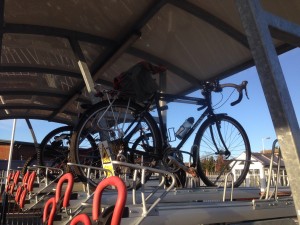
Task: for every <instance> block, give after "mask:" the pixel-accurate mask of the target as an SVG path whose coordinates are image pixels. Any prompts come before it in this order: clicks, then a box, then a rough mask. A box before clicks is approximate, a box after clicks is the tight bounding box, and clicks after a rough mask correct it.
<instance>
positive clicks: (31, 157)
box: [21, 153, 38, 176]
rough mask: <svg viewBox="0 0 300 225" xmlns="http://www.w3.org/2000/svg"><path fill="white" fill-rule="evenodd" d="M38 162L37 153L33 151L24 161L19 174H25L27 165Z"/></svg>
mask: <svg viewBox="0 0 300 225" xmlns="http://www.w3.org/2000/svg"><path fill="white" fill-rule="evenodd" d="M36 164H38V161H37V153H34V154H33V155H31V156H30V157H29V158H28V159H27V160H26V161H25V163H24V165H23V167H22V170H21V174H22V176H24V175H25V173H26V172H27V169H28V166H33V165H36Z"/></svg>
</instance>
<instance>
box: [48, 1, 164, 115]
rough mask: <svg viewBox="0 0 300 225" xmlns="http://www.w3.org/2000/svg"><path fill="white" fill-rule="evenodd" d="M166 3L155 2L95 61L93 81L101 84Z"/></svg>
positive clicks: (70, 97)
mask: <svg viewBox="0 0 300 225" xmlns="http://www.w3.org/2000/svg"><path fill="white" fill-rule="evenodd" d="M166 2H167V1H166V0H156V1H154V3H153V4H152V5H151V6H150V7H149V8H148V9H147V10H145V13H144V14H143V15H142V17H141V18H138V19H137V21H136V23H135V24H134V25H133V26H132V27H131V28H130V29H129V30H128V32H127V33H126V32H125V33H124V35H123V36H122V37H120V38H119V40H117V42H116V44H115V45H114V46H111V47H110V48H108V49H107V50H106V51H104V52H103V54H101V55H100V56H99V57H98V58H97V59H96V60H95V61H94V63H93V64H92V65H91V67H90V71H91V74H92V77H93V80H97V81H100V82H101V79H100V76H101V75H102V72H103V71H105V70H106V69H107V68H108V67H110V66H111V65H112V64H113V63H114V62H115V60H117V59H118V57H120V55H121V54H122V53H123V52H125V51H126V50H127V49H128V48H129V47H130V46H131V45H132V43H133V42H134V41H135V40H136V38H138V37H139V36H140V32H139V30H140V29H141V28H142V27H143V26H144V25H145V24H146V23H147V22H148V21H149V20H150V19H151V18H152V17H153V16H154V15H155V14H156V13H157V12H158V11H159V10H160V8H161V7H163V6H164V5H165V4H166ZM75 54H76V52H75ZM102 81H104V80H102ZM104 83H106V84H110V85H109V86H112V84H111V83H109V82H107V81H104ZM84 87H85V85H84V82H81V83H80V84H79V85H78V86H77V88H76V89H77V90H82V89H83V88H84ZM74 95H76V92H74V93H72V94H71V95H70V96H69V99H67V100H66V101H65V102H64V103H63V104H62V105H61V107H60V108H63V107H65V105H66V104H69V102H70V101H71V99H73V96H74ZM55 116H56V115H55V113H53V114H52V115H51V118H53V117H55Z"/></svg>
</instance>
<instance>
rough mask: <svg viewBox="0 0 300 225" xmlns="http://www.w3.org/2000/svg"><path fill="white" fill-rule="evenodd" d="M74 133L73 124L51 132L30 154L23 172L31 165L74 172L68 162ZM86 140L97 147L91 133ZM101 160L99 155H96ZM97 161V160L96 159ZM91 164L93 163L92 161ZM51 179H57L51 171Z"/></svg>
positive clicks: (86, 136)
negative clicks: (33, 152)
mask: <svg viewBox="0 0 300 225" xmlns="http://www.w3.org/2000/svg"><path fill="white" fill-rule="evenodd" d="M72 133H73V127H72V126H62V127H58V128H56V129H54V130H52V131H51V132H49V133H48V134H47V135H46V136H45V137H44V139H43V140H42V141H41V144H40V145H39V148H38V149H37V152H36V153H35V154H33V155H32V156H30V157H29V158H28V159H27V160H26V162H25V163H24V165H23V168H22V174H23V175H24V174H25V173H26V171H27V169H28V167H29V166H33V165H38V166H48V167H54V168H59V169H62V170H63V171H64V173H66V172H72V171H71V169H70V168H69V166H68V165H67V163H68V162H69V155H70V141H71V136H72ZM85 138H86V140H83V141H84V142H87V143H89V145H91V146H93V148H96V142H95V141H94V139H93V138H92V137H91V136H90V135H85ZM95 158H97V159H98V160H99V155H97V156H95ZM94 161H95V160H94ZM90 164H91V163H90ZM91 165H93V166H101V164H100V165H99V164H96V163H94V164H91ZM49 178H50V179H55V178H56V174H54V173H52V171H50V173H49Z"/></svg>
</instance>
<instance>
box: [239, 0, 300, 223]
mask: <svg viewBox="0 0 300 225" xmlns="http://www.w3.org/2000/svg"><path fill="white" fill-rule="evenodd" d="M235 2H236V6H237V8H238V11H239V14H240V18H241V22H242V25H243V27H244V29H245V32H246V35H247V38H248V42H249V45H250V49H251V52H252V55H253V58H254V61H255V64H256V68H257V71H258V74H259V78H260V81H261V84H262V87H263V91H264V95H265V98H266V101H267V104H268V107H269V111H270V114H271V117H272V121H273V125H274V128H275V131H276V134H277V138H278V141H279V144H280V148H281V151H282V155H283V159H284V162H285V167H286V170H287V174H288V177H289V181H290V186H291V191H292V194H293V198H294V203H295V208H296V211H297V217H298V221H300V185H299V184H300V176H299V174H300V161H299V159H300V138H299V137H300V131H299V125H298V122H297V118H296V115H295V111H294V108H293V104H292V101H291V98H290V95H289V92H288V88H287V85H286V82H285V79H284V76H283V72H282V69H281V66H280V63H279V59H278V56H277V54H276V51H275V47H274V45H273V41H272V37H271V34H270V30H269V25H270V21H268V20H269V19H270V16H268V13H266V12H265V11H264V10H263V9H262V7H261V5H260V2H259V1H258V0H236V1H235ZM275 19H276V20H278V22H280V20H281V18H279V17H276V18H275V17H273V18H272V20H275ZM273 22H274V21H273ZM273 22H272V23H273ZM274 24H275V23H274ZM282 28H284V27H282ZM258 110H259V109H258Z"/></svg>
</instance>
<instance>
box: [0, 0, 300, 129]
mask: <svg viewBox="0 0 300 225" xmlns="http://www.w3.org/2000/svg"><path fill="white" fill-rule="evenodd" d="M0 4H1V5H0V9H2V10H0V21H1V22H2V23H1V24H3V25H2V27H1V28H0V34H1V41H0V46H1V66H0V78H1V79H0V84H1V90H0V119H7V118H36V119H43V120H49V121H55V122H61V123H66V124H75V123H76V122H77V118H78V113H79V112H81V111H82V109H81V108H80V104H82V103H90V101H91V100H90V98H89V95H88V93H87V91H86V88H85V83H84V79H83V76H82V74H81V71H80V68H79V65H78V61H79V60H81V61H84V62H85V63H86V64H87V66H88V68H89V71H90V73H91V75H92V77H93V80H94V81H95V82H98V83H101V84H103V85H105V86H111V85H112V81H113V78H114V77H115V76H117V75H118V74H120V73H121V72H123V71H125V70H127V69H128V68H129V67H131V66H132V65H133V64H135V63H137V62H139V61H141V60H147V61H150V62H152V63H154V64H163V65H165V66H167V68H168V74H167V92H169V93H177V94H186V93H189V92H191V91H193V90H195V89H197V88H198V84H199V82H200V81H203V80H208V79H214V78H219V79H222V78H224V77H227V76H230V75H232V74H234V73H236V72H238V71H241V70H243V69H246V68H248V67H250V66H253V64H254V63H253V60H252V56H251V53H250V50H249V47H248V42H247V38H246V36H245V34H244V31H243V28H242V25H241V22H240V19H239V15H238V12H237V9H236V7H235V4H234V1H233V0H232V1H231V0H228V1H219V0H213V1H204V0H187V1H180V0H152V1H149V0H111V1H106V0H89V1H84V0H72V1H59V0H55V1H38V0H28V1H20V0H9V1H8V0H4V1H1V3H0ZM262 6H263V8H264V9H265V10H268V11H269V12H271V13H274V14H276V15H278V16H281V17H283V18H285V19H288V20H290V21H293V22H295V23H298V24H300V17H299V16H298V15H299V11H300V2H299V1H296V0H290V1H289V4H286V1H281V0H276V1H274V0H272V1H271V0H265V1H262ZM274 44H275V46H276V48H277V50H278V53H282V52H284V51H287V50H289V49H291V48H293V46H290V45H288V44H287V43H284V42H281V41H279V40H275V39H274Z"/></svg>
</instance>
